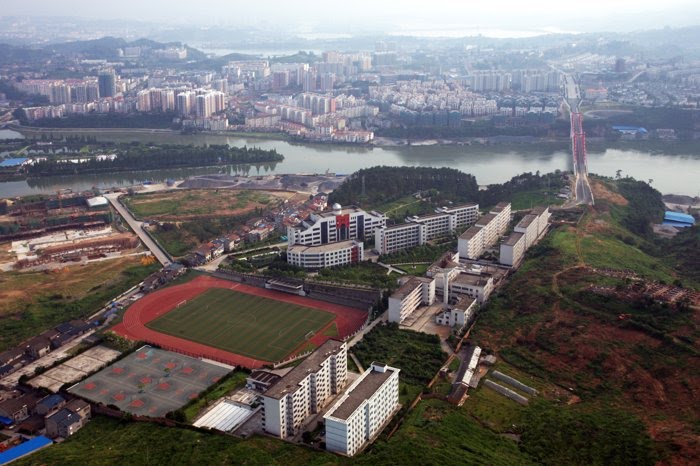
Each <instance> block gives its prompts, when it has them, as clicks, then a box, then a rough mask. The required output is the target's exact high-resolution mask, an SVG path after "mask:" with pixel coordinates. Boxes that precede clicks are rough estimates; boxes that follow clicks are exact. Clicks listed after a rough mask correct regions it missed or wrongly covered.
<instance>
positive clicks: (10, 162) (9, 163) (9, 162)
mask: <svg viewBox="0 0 700 466" xmlns="http://www.w3.org/2000/svg"><path fill="white" fill-rule="evenodd" d="M27 160H29V159H28V158H27V157H20V158H16V159H5V160H3V161H2V162H0V167H18V166H20V165H22V164H23V163H24V162H26V161H27Z"/></svg>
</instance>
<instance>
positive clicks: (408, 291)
mask: <svg viewBox="0 0 700 466" xmlns="http://www.w3.org/2000/svg"><path fill="white" fill-rule="evenodd" d="M434 302H435V280H434V279H432V278H424V277H411V278H410V279H409V280H408V281H407V282H406V283H404V284H403V285H402V286H401V288H399V289H398V290H396V292H395V293H394V294H392V295H391V296H390V297H389V322H396V323H398V324H400V323H401V322H403V321H404V320H405V319H406V318H407V317H408V316H409V315H411V314H412V313H413V311H415V310H416V309H418V308H419V307H420V306H421V305H428V306H429V305H431V304H433V303H434Z"/></svg>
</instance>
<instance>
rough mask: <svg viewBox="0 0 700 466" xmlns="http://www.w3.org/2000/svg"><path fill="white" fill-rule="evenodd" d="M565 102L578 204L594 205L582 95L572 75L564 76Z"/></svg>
mask: <svg viewBox="0 0 700 466" xmlns="http://www.w3.org/2000/svg"><path fill="white" fill-rule="evenodd" d="M564 81H565V83H564V101H565V102H566V104H567V105H568V107H569V113H570V115H571V116H570V123H571V132H570V137H571V153H572V156H573V162H574V175H575V176H576V187H575V194H576V202H577V203H579V204H590V205H592V204H593V203H594V199H593V191H592V190H591V185H590V183H589V181H588V160H587V158H586V133H585V132H584V131H583V115H582V114H581V112H579V104H580V103H581V94H580V91H579V87H578V84H576V81H574V78H573V77H572V76H571V75H568V74H566V75H564Z"/></svg>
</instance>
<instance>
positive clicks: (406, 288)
mask: <svg viewBox="0 0 700 466" xmlns="http://www.w3.org/2000/svg"><path fill="white" fill-rule="evenodd" d="M431 281H433V280H432V279H431V278H424V277H411V278H409V279H408V280H407V281H406V283H404V284H403V285H401V287H400V288H399V289H398V290H396V291H395V292H394V294H392V295H391V297H392V298H394V299H404V298H405V297H406V296H408V295H409V294H411V293H412V292H413V290H415V289H416V288H418V287H419V286H421V285H423V283H430V282H431Z"/></svg>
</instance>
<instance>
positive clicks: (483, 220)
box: [474, 214, 496, 225]
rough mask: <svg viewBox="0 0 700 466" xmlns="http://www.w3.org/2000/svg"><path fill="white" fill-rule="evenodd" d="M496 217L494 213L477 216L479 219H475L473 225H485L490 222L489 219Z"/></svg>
mask: <svg viewBox="0 0 700 466" xmlns="http://www.w3.org/2000/svg"><path fill="white" fill-rule="evenodd" d="M494 218H496V214H486V215H484V216H482V217H481V218H479V220H477V221H476V223H475V224H474V225H486V224H488V223H491V220H493V219H494Z"/></svg>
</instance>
